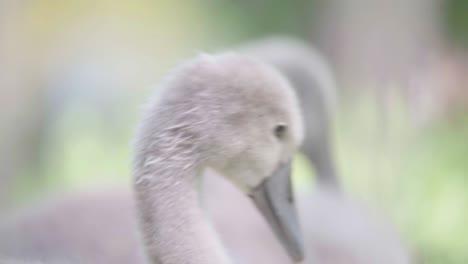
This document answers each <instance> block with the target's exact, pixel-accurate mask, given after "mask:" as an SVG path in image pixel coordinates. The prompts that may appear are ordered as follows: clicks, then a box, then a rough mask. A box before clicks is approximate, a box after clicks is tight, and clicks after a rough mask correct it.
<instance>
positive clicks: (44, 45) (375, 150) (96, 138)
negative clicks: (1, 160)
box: [11, 0, 468, 264]
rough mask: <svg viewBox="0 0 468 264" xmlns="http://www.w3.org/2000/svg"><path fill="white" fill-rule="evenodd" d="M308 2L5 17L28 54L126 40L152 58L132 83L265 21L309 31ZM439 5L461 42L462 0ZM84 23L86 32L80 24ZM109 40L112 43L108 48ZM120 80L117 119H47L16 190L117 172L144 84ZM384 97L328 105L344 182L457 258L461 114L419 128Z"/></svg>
mask: <svg viewBox="0 0 468 264" xmlns="http://www.w3.org/2000/svg"><path fill="white" fill-rule="evenodd" d="M317 2H318V1H311V0H294V1H282V0H272V1H266V0H254V1H247V0H240V1H227V0H219V1H216V0H192V1H185V2H183V4H181V3H180V2H175V1H169V0H162V1H152V0H138V1H124V0H118V1H110V0H101V1H91V0H86V1H78V0H69V1H52V0H43V1H32V2H30V3H28V4H27V8H26V10H25V11H24V12H20V13H19V14H18V16H16V17H15V21H11V23H17V24H18V25H19V26H18V29H20V31H21V32H23V33H24V35H27V37H26V38H25V39H22V41H23V42H26V43H27V44H29V45H30V46H27V47H31V49H27V50H26V51H27V52H28V53H27V56H31V54H33V52H36V53H37V54H36V56H39V57H41V56H43V57H44V58H48V57H47V56H48V55H50V54H49V53H47V52H45V51H47V50H49V51H50V50H52V51H54V49H57V47H62V46H66V45H69V46H67V48H68V52H70V53H71V54H73V55H75V56H78V57H80V55H76V54H75V53H78V54H79V52H78V51H80V50H83V49H84V50H86V49H87V48H89V47H88V45H89V46H92V45H94V44H95V42H99V41H103V40H102V39H105V38H104V37H102V35H103V34H109V35H106V37H108V38H109V39H110V40H109V39H106V40H107V41H108V42H105V41H104V44H103V45H97V46H92V47H94V48H95V49H96V51H94V53H92V55H91V57H93V56H98V55H102V53H109V54H110V55H109V57H112V58H113V57H119V56H122V57H123V56H124V55H122V53H124V52H126V51H128V50H130V53H129V54H130V55H128V56H136V55H138V56H141V57H142V58H143V62H145V63H146V62H149V63H148V64H144V63H143V65H144V66H145V67H146V66H148V67H149V68H151V69H150V70H147V71H148V72H149V73H146V74H147V75H143V74H142V75H138V76H137V77H138V78H136V79H137V80H136V81H134V82H133V83H132V85H135V86H139V85H146V84H147V82H150V81H157V78H156V77H155V75H156V76H157V75H158V74H159V72H158V70H160V71H163V70H164V71H165V70H166V69H167V68H168V66H169V65H172V64H173V63H175V62H176V61H178V59H179V58H181V57H184V56H186V55H188V54H193V53H195V52H197V51H198V50H200V49H207V50H210V49H214V48H217V47H221V46H226V45H232V44H233V43H237V42H240V41H242V40H247V39H250V38H257V37H259V36H262V35H268V34H274V33H287V34H289V35H296V36H300V37H303V38H305V37H308V36H309V35H310V33H311V32H310V28H311V23H312V17H313V14H314V12H315V8H316V6H317ZM444 5H445V7H444V8H445V11H446V12H445V19H446V29H447V30H446V32H447V33H448V34H449V35H450V36H452V37H453V39H456V40H457V41H459V42H460V43H464V44H465V45H466V44H468V31H467V28H468V15H467V14H468V1H466V0H446V1H445V2H444ZM83 24H84V26H83ZM92 30H96V32H97V33H96V32H94V34H95V35H93V34H90V35H86V34H83V35H80V34H81V33H83V32H87V31H92ZM70 32H74V33H76V34H77V36H74V35H73V34H71V33H70ZM63 35H64V36H63ZM90 36H91V37H94V38H91V37H90ZM101 37H102V39H101ZM70 38H71V39H72V40H71V41H70ZM63 39H66V40H68V41H70V43H71V44H70V43H68V42H65V41H63ZM60 41H62V42H60ZM57 43H58V44H57ZM64 43H65V44H64ZM109 44H111V45H109ZM13 47H15V46H14V45H13ZM115 47H118V48H117V51H115V53H111V52H109V50H112V48H115ZM87 51H89V50H87ZM133 52H134V53H133ZM139 52H140V53H139ZM67 58H68V57H67ZM33 61H34V60H33ZM112 62H113V61H111V63H112ZM119 62H120V63H122V64H126V63H127V61H125V60H123V62H121V61H119ZM140 62H141V61H140ZM41 66H44V65H43V64H40V65H39V66H38V68H40V67H41ZM106 70H108V71H110V70H109V69H108V68H104V71H106ZM140 71H142V69H138V70H137V71H136V72H137V73H140ZM110 72H111V76H112V74H116V73H115V72H112V71H110ZM117 74H118V73H117ZM40 85H42V84H39V85H38V86H40ZM127 88H128V90H129V91H131V93H129V94H125V95H124V96H123V98H124V99H126V100H124V101H125V102H123V103H119V104H118V109H117V116H118V117H117V125H115V124H114V125H111V124H110V122H108V120H106V119H105V118H104V119H103V118H102V117H100V116H99V113H97V112H98V111H99V110H98V109H99V107H96V108H88V107H87V106H86V105H85V106H83V105H81V106H76V107H75V106H72V107H68V108H67V109H65V110H63V112H62V113H61V116H60V117H59V118H58V119H57V121H56V122H54V123H52V124H47V125H50V126H51V127H50V129H49V130H48V131H49V133H50V134H49V135H48V139H47V141H46V142H44V144H45V145H46V146H45V148H44V150H43V152H42V153H41V156H42V157H43V160H42V161H43V164H42V167H41V168H39V170H32V171H28V172H27V173H26V174H28V175H27V176H28V177H26V176H25V177H19V179H20V180H19V181H18V182H17V185H16V186H15V187H14V188H15V189H16V190H17V191H16V192H15V193H16V194H17V196H18V199H19V200H23V201H25V200H26V201H27V200H31V199H33V198H35V197H37V196H38V195H40V193H42V192H45V191H57V190H61V191H63V190H69V189H74V188H86V187H89V186H90V185H112V184H127V182H128V181H129V172H130V138H131V134H132V128H133V127H134V125H135V123H136V118H137V116H138V114H137V113H138V112H139V110H140V108H139V105H140V102H144V98H145V97H146V96H145V95H144V93H148V92H147V91H146V90H145V91H142V90H141V89H140V90H137V89H135V87H133V86H132V87H127ZM109 100H110V99H109ZM136 102H138V103H136ZM390 106H391V107H389V108H388V109H382V102H376V101H375V98H373V97H372V96H367V97H366V96H363V97H361V98H359V100H358V101H357V102H355V103H353V104H349V105H343V108H342V110H341V111H340V112H338V113H337V120H336V124H335V129H334V131H335V139H336V142H335V149H336V155H337V158H338V165H339V171H340V172H341V174H342V175H343V181H344V185H345V188H346V189H347V190H348V191H349V193H351V194H352V195H353V196H357V197H358V198H360V199H363V200H364V201H366V202H367V203H369V204H371V205H373V206H375V207H376V208H380V209H381V211H383V212H384V213H386V214H388V215H389V216H390V217H391V218H392V219H393V220H395V221H396V223H398V225H399V227H400V228H401V230H403V232H404V235H405V236H406V237H407V238H408V240H409V241H411V243H412V246H415V247H416V248H417V249H418V253H421V254H422V257H423V258H424V259H425V260H426V262H425V263H433V264H438V263H445V264H447V263H460V264H462V263H467V262H468V251H467V250H466V249H467V247H468V228H467V227H466V223H468V211H467V210H466V208H468V192H466V187H467V186H468V175H467V174H468V162H467V163H465V162H464V160H465V159H466V157H467V156H468V140H467V135H468V118H467V117H463V116H461V117H459V118H457V119H450V120H445V121H442V122H439V123H435V124H432V125H431V126H430V127H424V128H420V127H415V126H414V125H413V122H412V120H411V119H410V116H409V111H408V109H407V108H406V106H405V104H404V103H403V102H402V101H401V100H398V99H394V98H393V99H392V101H391V104H390ZM295 162H296V164H295V171H294V173H295V176H296V179H297V181H296V187H299V188H302V187H304V186H306V185H307V186H308V185H309V182H308V181H309V177H308V176H310V174H311V173H312V172H311V168H310V165H309V164H308V162H307V161H305V159H304V157H303V156H301V155H299V156H298V158H297V159H296V161H295Z"/></svg>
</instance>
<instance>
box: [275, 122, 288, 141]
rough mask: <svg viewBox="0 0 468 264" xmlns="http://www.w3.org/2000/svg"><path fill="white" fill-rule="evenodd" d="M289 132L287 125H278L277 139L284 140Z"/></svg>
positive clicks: (276, 130)
mask: <svg viewBox="0 0 468 264" xmlns="http://www.w3.org/2000/svg"><path fill="white" fill-rule="evenodd" d="M286 132H287V126H286V125H285V124H278V125H276V126H275V128H274V134H275V137H277V138H278V139H283V138H284V137H285V135H286Z"/></svg>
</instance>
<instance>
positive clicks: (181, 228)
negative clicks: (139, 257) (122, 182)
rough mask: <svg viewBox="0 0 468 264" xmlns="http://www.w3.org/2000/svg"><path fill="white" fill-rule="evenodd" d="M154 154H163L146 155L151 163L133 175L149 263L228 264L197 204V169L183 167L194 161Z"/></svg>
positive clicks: (195, 167)
mask: <svg viewBox="0 0 468 264" xmlns="http://www.w3.org/2000/svg"><path fill="white" fill-rule="evenodd" d="M171 152H172V151H171ZM158 156H159V157H165V158H164V159H161V158H158V157H156V156H154V157H150V158H149V159H148V158H147V161H148V162H147V164H149V165H147V166H145V167H144V169H141V170H136V175H135V176H136V177H135V187H134V188H135V195H136V201H137V208H138V211H139V216H140V225H141V232H142V237H143V242H144V245H145V249H146V254H147V257H148V262H149V263H159V264H169V263H171V264H172V263H174V264H176V263H188V264H210V263H213V264H215V263H216V264H224V263H230V262H229V260H228V257H227V255H226V254H225V252H224V251H223V249H222V247H221V245H220V243H219V242H218V240H217V236H216V234H215V233H214V231H213V229H212V227H211V226H210V224H209V222H208V220H207V219H206V216H205V215H204V213H203V211H202V209H201V206H200V199H199V191H198V180H199V179H198V177H199V174H200V171H201V170H200V169H199V167H198V166H191V165H190V166H187V164H194V163H195V162H193V160H187V159H186V158H182V157H180V156H179V157H176V156H167V153H166V155H161V154H159V155H158ZM191 158H192V159H194V157H191Z"/></svg>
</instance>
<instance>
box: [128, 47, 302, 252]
mask: <svg viewBox="0 0 468 264" xmlns="http://www.w3.org/2000/svg"><path fill="white" fill-rule="evenodd" d="M163 86H164V87H163V88H164V89H163V90H162V92H161V93H158V95H157V96H155V97H154V98H153V100H152V101H151V102H150V104H149V108H148V109H147V111H146V115H145V118H144V121H143V122H142V125H141V127H140V129H139V132H138V134H137V142H136V147H137V149H136V158H135V177H136V179H135V180H136V185H138V184H141V183H142V182H145V181H146V180H148V178H149V177H151V178H157V183H156V184H162V185H164V184H168V182H170V181H169V180H168V179H170V178H174V177H182V178H183V177H184V176H177V175H192V176H193V175H195V174H190V173H176V172H174V171H181V170H182V171H191V172H195V173H197V172H199V171H201V170H202V169H203V168H204V167H211V168H213V169H215V170H217V171H219V172H220V173H221V174H223V175H224V176H225V177H227V178H228V180H230V181H231V182H233V183H234V184H235V185H236V186H237V187H238V188H239V189H240V190H241V191H242V192H244V193H245V194H246V195H248V196H250V197H251V198H252V199H253V200H254V201H255V204H256V205H257V207H258V208H259V210H260V211H261V212H262V213H263V215H264V216H265V217H266V218H267V220H268V222H269V223H270V224H271V225H272V228H273V230H274V231H275V233H276V234H277V236H278V237H279V239H280V241H281V242H282V243H283V245H284V246H285V247H286V248H287V250H288V252H289V254H290V255H291V257H292V258H293V259H295V260H300V259H302V248H301V247H302V245H301V241H300V240H301V239H300V235H299V233H300V232H299V226H298V224H297V220H296V215H295V214H296V212H295V208H294V205H293V197H292V190H291V184H290V162H291V160H292V156H293V154H294V153H295V151H296V149H297V148H298V146H299V145H300V143H301V141H302V138H303V127H302V119H301V114H300V111H299V106H298V102H297V98H296V96H295V94H294V91H293V89H292V88H291V87H290V85H289V83H288V82H287V81H286V79H285V78H283V77H282V75H281V74H279V73H278V72H277V71H276V70H274V69H273V68H271V67H270V66H267V65H266V64H264V63H261V62H259V61H257V60H254V59H252V58H249V57H246V56H241V55H238V54H236V53H224V54H220V55H200V56H198V57H196V58H195V59H193V60H191V61H189V62H187V63H185V64H183V65H182V66H180V67H178V68H177V69H175V71H174V72H173V74H171V75H170V77H169V78H167V79H166V80H165V82H164V85H163ZM155 172H156V173H157V174H155ZM189 178H190V177H189ZM181 180H182V179H177V181H181Z"/></svg>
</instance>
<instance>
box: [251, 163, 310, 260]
mask: <svg viewBox="0 0 468 264" xmlns="http://www.w3.org/2000/svg"><path fill="white" fill-rule="evenodd" d="M249 196H250V198H252V200H253V201H254V203H255V205H256V206H257V208H258V209H259V210H260V212H262V214H263V216H264V217H265V218H266V220H267V221H268V223H269V224H270V226H271V228H272V229H273V231H274V232H275V234H276V236H277V237H278V239H279V240H280V242H281V244H282V245H283V247H285V248H286V250H287V252H288V254H289V256H290V257H291V259H293V260H294V261H296V262H299V261H302V260H303V258H304V250H303V242H302V236H301V235H300V234H301V232H300V226H299V221H298V218H297V210H296V207H295V205H294V197H293V190H292V185H291V162H287V163H284V164H282V165H280V166H278V168H277V169H276V170H275V171H274V172H273V173H272V175H271V176H270V177H267V178H266V179H265V180H264V181H263V182H262V183H260V184H259V185H257V186H256V187H255V188H254V189H253V190H252V192H251V194H250V195H249Z"/></svg>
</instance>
